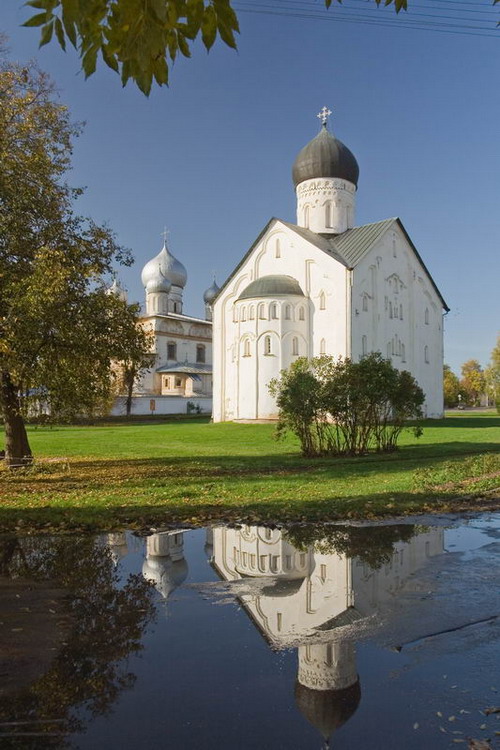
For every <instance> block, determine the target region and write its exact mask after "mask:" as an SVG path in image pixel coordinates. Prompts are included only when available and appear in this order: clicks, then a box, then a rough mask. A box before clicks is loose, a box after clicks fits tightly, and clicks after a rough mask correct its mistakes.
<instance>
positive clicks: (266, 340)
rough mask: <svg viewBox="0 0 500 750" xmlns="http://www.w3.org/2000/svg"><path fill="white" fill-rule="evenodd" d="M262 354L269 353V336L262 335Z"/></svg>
mask: <svg viewBox="0 0 500 750" xmlns="http://www.w3.org/2000/svg"><path fill="white" fill-rule="evenodd" d="M264 354H271V337H270V336H264Z"/></svg>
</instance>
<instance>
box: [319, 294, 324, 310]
mask: <svg viewBox="0 0 500 750" xmlns="http://www.w3.org/2000/svg"><path fill="white" fill-rule="evenodd" d="M319 309H320V310H326V296H325V293H324V292H321V294H320V295H319Z"/></svg>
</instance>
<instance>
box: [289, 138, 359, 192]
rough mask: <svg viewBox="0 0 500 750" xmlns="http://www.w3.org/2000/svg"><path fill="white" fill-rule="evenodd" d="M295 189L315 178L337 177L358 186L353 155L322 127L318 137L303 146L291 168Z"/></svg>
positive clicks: (357, 172)
mask: <svg viewBox="0 0 500 750" xmlns="http://www.w3.org/2000/svg"><path fill="white" fill-rule="evenodd" d="M292 177H293V182H294V185H295V187H297V185H298V184H299V183H300V182H304V180H313V179H315V178H316V177H338V178H340V179H342V180H348V181H349V182H352V183H353V185H356V187H357V185H358V178H359V166H358V162H357V161H356V158H355V156H354V154H353V153H352V152H351V151H349V149H348V148H347V146H345V145H344V144H343V143H342V141H339V140H338V139H337V138H335V137H334V136H333V135H332V134H331V133H330V132H329V131H328V130H327V128H326V125H323V127H322V128H321V130H320V132H319V133H318V135H317V136H316V137H315V138H313V139H312V141H309V143H308V144H307V146H304V148H303V149H302V151H300V153H299V155H298V156H297V158H296V159H295V163H294V165H293V167H292Z"/></svg>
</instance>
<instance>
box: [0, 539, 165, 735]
mask: <svg viewBox="0 0 500 750" xmlns="http://www.w3.org/2000/svg"><path fill="white" fill-rule="evenodd" d="M114 541H115V542H117V541H118V538H115V540H114ZM117 549H118V550H120V552H119V553H118V552H117ZM125 552H126V545H125V544H124V542H123V539H121V540H120V544H117V543H115V544H114V553H115V554H114V555H112V554H111V553H110V551H109V548H108V547H107V546H106V545H105V544H103V540H102V539H99V538H95V537H78V538H70V539H68V538H66V537H52V538H51V537H38V538H35V537H24V538H16V537H10V538H6V539H5V538H4V539H1V540H0V560H1V577H0V595H1V601H2V620H3V622H2V623H1V624H2V626H3V627H4V638H3V641H4V648H3V649H2V659H1V661H2V672H5V673H6V674H8V675H10V676H11V678H12V679H11V680H10V681H9V682H8V683H7V685H6V684H5V683H4V684H3V686H2V688H1V689H0V696H1V705H0V725H2V726H1V731H0V738H1V740H2V747H8V746H12V747H37V746H40V745H39V744H38V745H37V742H41V741H42V738H43V740H44V741H47V742H49V738H50V746H51V747H66V746H67V740H66V737H67V735H68V734H69V733H73V732H82V731H85V726H86V723H87V721H89V720H90V719H91V718H92V717H95V716H102V715H106V714H109V712H110V710H111V707H112V706H113V704H114V703H115V702H116V700H117V698H118V696H119V694H120V693H121V692H122V691H123V690H125V689H130V688H132V686H133V685H134V682H135V675H134V674H133V673H132V672H130V671H129V670H128V668H127V661H126V660H127V657H129V655H131V654H132V653H136V652H138V651H140V650H141V648H142V645H141V637H142V634H143V631H144V629H145V627H146V626H147V624H148V623H149V622H151V620H152V618H153V615H154V604H153V596H152V587H151V585H150V584H148V582H147V581H145V580H144V579H143V578H142V577H141V576H139V575H130V576H128V577H127V579H126V580H125V581H121V582H120V581H119V576H118V573H117V571H116V568H115V563H114V561H115V560H116V559H117V557H118V556H121V554H125ZM119 583H120V585H119ZM49 644H50V646H49ZM48 648H50V654H49V655H48V654H47V653H44V652H45V650H46V649H48ZM26 664H29V665H31V667H32V674H31V677H32V680H31V681H30V682H29V683H28V684H26V682H25V680H23V679H22V670H23V668H25V667H26ZM16 672H19V679H17V675H16ZM83 707H84V708H85V718H84V714H82V713H81V712H78V711H77V709H79V708H80V709H81V708H83ZM3 722H9V723H8V724H5V725H3ZM21 738H24V739H21ZM27 738H29V739H27ZM23 742H26V743H29V744H22V743H23ZM19 743H21V744H19ZM44 746H45V745H44Z"/></svg>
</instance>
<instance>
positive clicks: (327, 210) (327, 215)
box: [325, 201, 332, 227]
mask: <svg viewBox="0 0 500 750" xmlns="http://www.w3.org/2000/svg"><path fill="white" fill-rule="evenodd" d="M331 225H332V204H331V202H330V201H327V203H325V227H331Z"/></svg>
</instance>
